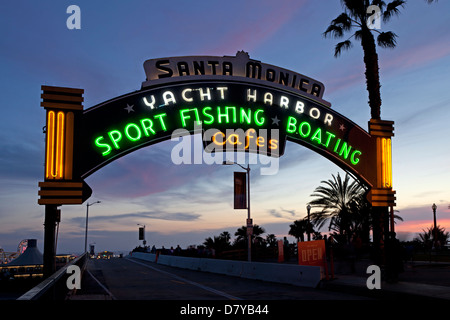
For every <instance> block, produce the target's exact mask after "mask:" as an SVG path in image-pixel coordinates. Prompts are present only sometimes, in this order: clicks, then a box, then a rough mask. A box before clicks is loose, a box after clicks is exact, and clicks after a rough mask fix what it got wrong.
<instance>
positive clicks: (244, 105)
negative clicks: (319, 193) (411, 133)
mask: <svg viewBox="0 0 450 320" xmlns="http://www.w3.org/2000/svg"><path fill="white" fill-rule="evenodd" d="M144 71H145V73H146V80H145V81H144V82H143V83H142V85H141V88H140V90H137V91H135V92H131V93H128V94H125V95H121V96H119V97H115V98H113V99H111V100H108V101H105V102H103V103H100V104H98V105H96V106H93V107H90V108H88V109H84V108H83V94H84V90H83V89H77V88H62V87H50V86H42V91H43V93H42V95H41V98H42V102H41V106H42V107H44V109H45V110H46V119H47V120H46V122H47V123H46V132H45V135H46V149H45V150H46V151H45V160H46V161H45V172H44V181H43V182H40V183H39V187H40V190H39V200H38V203H39V204H41V205H45V207H46V218H45V219H46V220H45V229H46V230H47V228H48V232H45V235H46V237H45V239H44V243H54V236H55V231H54V229H55V224H56V222H57V221H59V214H60V212H59V209H58V207H60V206H62V205H72V204H82V203H83V202H84V201H86V199H88V198H89V197H90V195H91V193H92V190H91V189H90V187H89V186H88V185H87V184H86V183H85V182H84V180H85V179H86V178H87V177H88V176H90V175H91V174H93V173H94V172H96V171H97V170H99V169H101V168H102V167H103V166H105V165H107V164H109V163H111V162H113V161H115V160H117V159H119V158H120V157H122V156H124V155H126V154H128V153H130V152H133V151H135V150H138V149H140V148H143V147H147V146H150V145H152V144H155V143H158V142H161V141H165V140H168V139H170V138H171V137H172V135H173V134H174V133H176V132H180V131H181V132H183V133H182V134H194V133H199V132H200V133H202V134H203V140H204V145H205V150H206V151H211V150H212V151H217V150H219V151H220V150H223V149H220V147H222V148H223V147H227V149H226V151H230V150H231V151H245V152H255V153H260V154H265V155H268V156H273V157H279V156H282V155H283V153H284V147H285V143H286V141H292V142H295V143H298V144H300V145H303V146H305V147H307V148H309V149H311V150H313V151H314V152H316V153H318V154H320V155H322V156H323V157H325V158H327V159H329V160H330V161H332V162H333V163H335V164H336V165H338V166H339V167H340V168H342V169H343V170H345V171H346V172H349V173H350V174H351V175H352V176H353V177H355V178H356V179H358V180H359V181H360V182H361V183H362V184H363V185H365V187H366V188H367V190H368V194H367V198H368V200H369V202H370V203H371V204H372V206H374V207H378V208H388V207H391V208H392V207H393V206H395V191H393V189H392V160H391V137H392V136H393V135H394V134H393V131H394V123H393V122H392V121H383V120H374V119H370V121H369V122H368V130H367V131H366V130H364V129H363V128H361V127H360V126H358V125H357V124H355V123H354V122H352V121H351V120H349V119H348V118H347V117H345V116H343V115H341V114H340V113H338V112H336V111H335V110H333V109H332V108H331V104H330V103H329V102H327V101H325V100H324V99H323V94H324V91H325V87H324V85H323V83H321V82H319V81H317V80H315V79H312V78H310V77H307V76H305V75H302V74H300V73H297V72H293V71H291V70H287V69H284V68H280V67H276V66H273V65H269V64H265V63H262V62H260V61H257V60H253V59H250V57H249V55H248V54H247V53H245V52H238V53H237V54H236V56H224V57H215V56H189V57H170V58H162V59H150V60H147V61H145V63H144ZM199 126H200V129H199ZM229 148H231V149H229ZM50 250H52V248H50V247H49V248H48V249H47V250H46V249H45V248H44V273H46V270H45V265H46V263H45V261H46V256H49V253H48V252H49V251H50ZM46 252H47V255H46ZM49 261H50V260H49ZM49 263H50V262H47V264H49Z"/></svg>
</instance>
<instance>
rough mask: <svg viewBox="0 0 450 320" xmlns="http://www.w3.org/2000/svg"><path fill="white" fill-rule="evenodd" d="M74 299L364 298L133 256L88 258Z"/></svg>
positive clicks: (362, 298)
mask: <svg viewBox="0 0 450 320" xmlns="http://www.w3.org/2000/svg"><path fill="white" fill-rule="evenodd" d="M81 285H82V286H81V290H79V291H78V292H77V295H76V296H75V297H74V298H73V299H99V298H101V299H105V298H106V299H113V300H236V301H237V300H261V301H263V300H366V299H367V298H366V297H361V296H356V295H351V294H344V293H337V292H330V291H326V290H323V289H314V288H303V287H298V286H293V285H288V284H278V283H271V282H265V281H259V280H251V279H244V278H239V277H231V276H226V275H220V274H213V273H206V272H199V271H192V270H185V269H180V268H173V267H168V266H163V265H158V264H156V263H152V262H148V261H142V260H137V259H132V258H115V259H111V260H90V261H89V262H88V267H87V272H86V275H85V276H84V277H83V281H82V283H81Z"/></svg>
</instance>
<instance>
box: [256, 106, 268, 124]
mask: <svg viewBox="0 0 450 320" xmlns="http://www.w3.org/2000/svg"><path fill="white" fill-rule="evenodd" d="M261 112H262V113H264V110H263V109H258V110H256V112H255V123H256V124H257V125H258V126H262V125H263V124H264V122H266V119H265V118H264V116H263V115H262V116H261V117H259V118H258V114H260V113H261Z"/></svg>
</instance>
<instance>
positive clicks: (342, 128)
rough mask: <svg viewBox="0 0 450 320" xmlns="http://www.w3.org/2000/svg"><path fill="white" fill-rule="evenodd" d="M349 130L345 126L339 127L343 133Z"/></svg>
mask: <svg viewBox="0 0 450 320" xmlns="http://www.w3.org/2000/svg"><path fill="white" fill-rule="evenodd" d="M346 129H347V128H346V127H345V126H344V124H341V125H340V126H339V130H341V131H345V130H346Z"/></svg>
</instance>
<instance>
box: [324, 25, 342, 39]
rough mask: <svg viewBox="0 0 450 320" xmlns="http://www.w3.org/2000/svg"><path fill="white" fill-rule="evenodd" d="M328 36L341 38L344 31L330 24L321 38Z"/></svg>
mask: <svg viewBox="0 0 450 320" xmlns="http://www.w3.org/2000/svg"><path fill="white" fill-rule="evenodd" d="M328 35H331V36H332V37H333V38H341V37H342V36H343V35H344V29H342V27H340V26H337V25H334V24H330V25H329V26H328V28H327V30H325V32H324V33H323V36H324V37H325V38H326V37H327V36H328Z"/></svg>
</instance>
